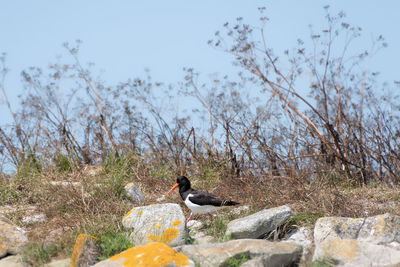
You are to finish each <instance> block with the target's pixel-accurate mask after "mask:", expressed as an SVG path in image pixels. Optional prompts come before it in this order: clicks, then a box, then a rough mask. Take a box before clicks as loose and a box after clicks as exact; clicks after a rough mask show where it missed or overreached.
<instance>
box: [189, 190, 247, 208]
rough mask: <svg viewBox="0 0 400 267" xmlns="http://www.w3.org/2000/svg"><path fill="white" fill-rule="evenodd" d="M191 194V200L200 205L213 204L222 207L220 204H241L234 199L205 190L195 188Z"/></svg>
mask: <svg viewBox="0 0 400 267" xmlns="http://www.w3.org/2000/svg"><path fill="white" fill-rule="evenodd" d="M190 195H191V196H189V200H190V202H192V203H194V204H197V205H200V206H205V205H211V206H217V207H220V206H232V205H238V204H239V203H237V202H234V201H229V200H223V199H221V198H219V197H216V196H214V195H213V194H210V193H208V192H204V191H197V190H194V191H192V192H190Z"/></svg>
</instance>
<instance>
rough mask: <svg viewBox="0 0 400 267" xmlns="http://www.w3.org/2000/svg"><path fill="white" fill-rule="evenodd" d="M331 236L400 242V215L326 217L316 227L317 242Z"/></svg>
mask: <svg viewBox="0 0 400 267" xmlns="http://www.w3.org/2000/svg"><path fill="white" fill-rule="evenodd" d="M330 237H338V238H343V239H356V240H360V241H367V242H372V243H374V244H386V243H390V242H393V241H395V242H400V217H399V216H395V215H392V214H389V213H386V214H382V215H377V216H373V217H368V218H356V219H353V218H341V217H324V218H320V219H318V221H317V222H316V224H315V228H314V240H315V243H316V244H319V243H321V242H322V241H323V240H325V239H327V238H330Z"/></svg>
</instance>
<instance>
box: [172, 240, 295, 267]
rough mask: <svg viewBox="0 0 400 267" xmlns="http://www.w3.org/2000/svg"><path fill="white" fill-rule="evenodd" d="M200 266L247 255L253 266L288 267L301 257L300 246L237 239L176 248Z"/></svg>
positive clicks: (212, 264) (218, 263) (209, 265)
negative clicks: (253, 263)
mask: <svg viewBox="0 0 400 267" xmlns="http://www.w3.org/2000/svg"><path fill="white" fill-rule="evenodd" d="M176 250H177V251H178V252H182V253H183V254H185V255H186V256H188V257H189V258H190V259H191V260H193V261H194V262H196V263H198V264H200V266H206V267H211V266H220V265H221V264H222V263H223V262H224V261H226V260H227V259H228V258H230V257H234V256H235V255H239V254H242V253H249V255H250V259H249V260H251V261H252V260H254V259H256V260H254V261H253V262H257V263H258V264H260V263H262V264H263V265H255V266H271V267H273V266H279V267H281V266H290V265H291V264H295V263H296V262H298V260H299V258H300V256H301V250H302V249H301V246H299V245H297V244H295V243H290V242H284V243H283V242H270V241H267V240H261V239H239V240H231V241H228V242H224V243H213V244H204V245H184V246H179V247H177V248H176ZM247 266H249V265H247Z"/></svg>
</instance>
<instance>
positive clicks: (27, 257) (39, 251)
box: [22, 244, 58, 266]
mask: <svg viewBox="0 0 400 267" xmlns="http://www.w3.org/2000/svg"><path fill="white" fill-rule="evenodd" d="M57 253H58V248H57V246H45V245H43V244H32V245H29V246H27V247H26V248H25V250H24V251H23V253H22V259H23V261H24V262H26V263H27V264H29V265H31V266H43V265H44V264H45V263H47V262H49V261H50V259H51V258H52V257H54V256H56V255H57Z"/></svg>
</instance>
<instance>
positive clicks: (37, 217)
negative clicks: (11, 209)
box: [22, 213, 46, 225]
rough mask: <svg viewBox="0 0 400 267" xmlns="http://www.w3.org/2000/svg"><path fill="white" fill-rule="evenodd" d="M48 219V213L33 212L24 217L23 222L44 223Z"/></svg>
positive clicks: (27, 223) (28, 223) (29, 223)
mask: <svg viewBox="0 0 400 267" xmlns="http://www.w3.org/2000/svg"><path fill="white" fill-rule="evenodd" d="M45 221H46V214H43V213H40V214H33V215H29V216H26V217H24V218H22V223H23V224H26V225H31V224H36V223H42V222H45Z"/></svg>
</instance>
